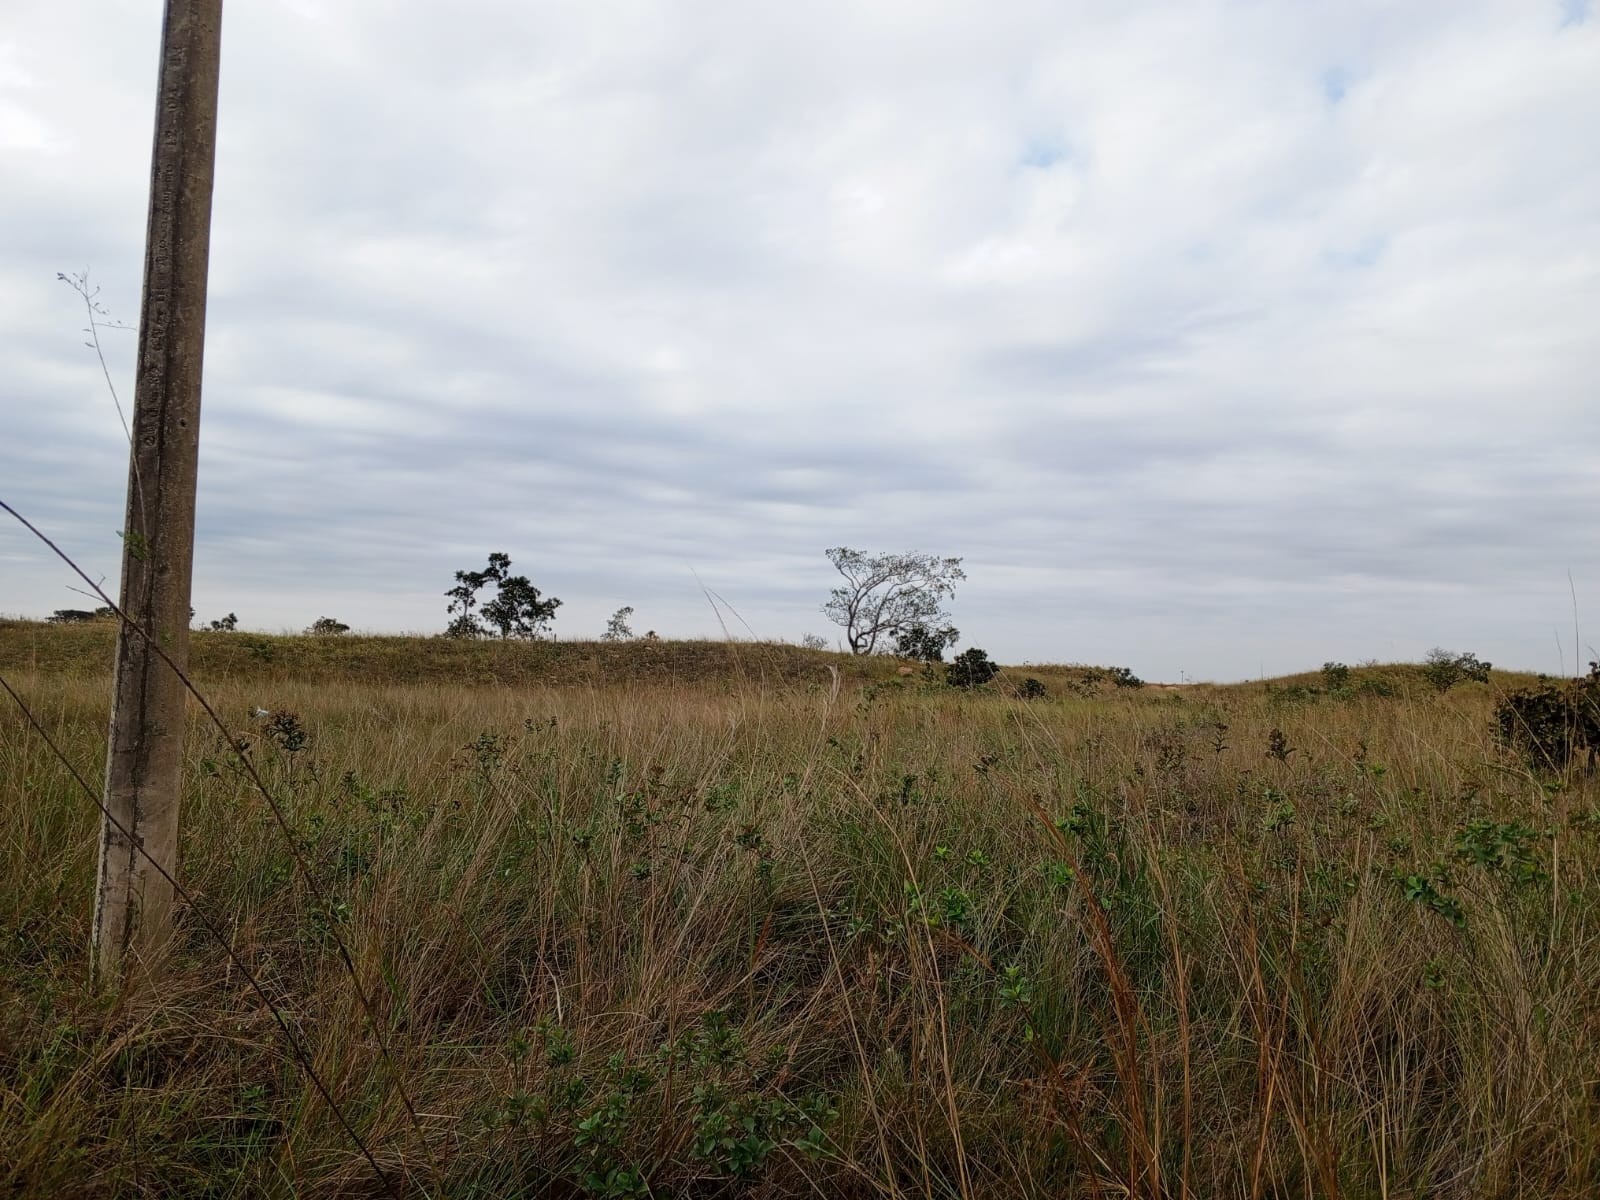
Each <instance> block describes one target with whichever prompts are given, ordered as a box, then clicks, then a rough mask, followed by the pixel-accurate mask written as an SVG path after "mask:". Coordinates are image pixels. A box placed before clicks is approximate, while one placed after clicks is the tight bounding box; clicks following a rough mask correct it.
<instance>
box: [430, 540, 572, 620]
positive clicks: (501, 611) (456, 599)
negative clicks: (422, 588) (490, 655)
mask: <svg viewBox="0 0 1600 1200" xmlns="http://www.w3.org/2000/svg"><path fill="white" fill-rule="evenodd" d="M491 583H492V584H494V585H495V597H494V599H493V600H487V601H485V602H484V603H483V606H482V607H481V608H478V593H479V591H481V590H482V589H483V588H484V587H485V586H486V585H488V584H491ZM445 596H446V597H448V598H449V600H450V606H449V608H448V609H447V610H446V611H448V612H449V613H450V615H451V621H450V626H449V628H448V629H446V630H445V633H446V635H447V636H449V637H458V638H479V637H491V636H499V637H502V638H534V637H538V636H539V634H540V633H541V632H542V631H543V629H544V628H545V626H547V625H548V624H549V623H550V622H551V621H553V620H554V619H555V615H556V609H558V608H560V607H561V601H559V600H557V599H556V598H555V597H554V596H551V597H549V598H548V599H541V598H540V595H539V589H538V588H536V587H534V586H533V584H532V583H531V582H530V581H529V579H528V577H527V576H526V575H513V574H511V559H510V557H509V556H507V555H505V554H501V553H499V552H498V551H497V552H496V553H494V554H491V555H489V565H488V566H487V567H485V568H484V569H483V570H482V571H457V572H456V586H455V587H453V588H451V589H450V590H449V591H448V592H446V593H445ZM474 608H478V612H476V613H474V612H473V611H472V610H473V609H474Z"/></svg>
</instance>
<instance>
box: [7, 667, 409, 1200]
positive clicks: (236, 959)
mask: <svg viewBox="0 0 1600 1200" xmlns="http://www.w3.org/2000/svg"><path fill="white" fill-rule="evenodd" d="M0 688H3V689H4V690H5V693H6V695H8V696H10V697H11V699H12V701H13V702H14V703H15V704H16V706H17V707H18V708H19V709H20V710H21V711H22V716H23V719H25V720H26V721H27V722H28V724H29V725H30V726H31V727H32V728H33V731H34V732H35V733H36V734H38V735H39V737H40V738H41V739H42V740H43V741H44V744H45V745H46V746H48V747H49V748H50V752H51V753H52V754H54V755H55V756H56V761H58V762H59V763H60V764H61V765H62V766H63V767H65V768H66V769H67V772H68V773H69V774H70V775H71V776H72V778H73V779H74V780H75V781H76V782H77V784H78V786H79V787H80V788H82V789H83V793H84V795H86V796H88V797H89V799H90V800H92V801H94V805H95V807H96V808H98V809H99V810H100V815H101V816H103V817H104V818H105V819H106V820H107V821H109V822H110V823H111V825H112V827H113V828H115V829H116V831H117V832H118V833H120V834H121V835H122V836H123V837H125V838H127V839H128V842H129V844H130V845H131V846H132V847H133V848H134V849H135V850H137V851H138V852H139V854H140V855H142V856H143V857H144V859H145V861H146V862H148V863H149V864H150V865H151V866H152V867H154V868H155V870H156V873H157V874H158V875H160V876H161V878H162V879H164V880H166V882H167V883H168V884H169V885H170V886H171V888H172V890H173V891H174V892H176V893H177V894H178V896H179V897H180V898H181V899H182V900H183V902H184V903H185V904H187V905H188V906H189V911H190V912H191V913H193V914H194V916H195V919H196V920H198V921H199V922H200V924H201V926H202V927H203V928H204V929H205V931H206V932H207V933H209V934H210V935H211V936H212V937H213V938H215V939H216V940H217V944H218V945H220V946H221V947H222V949H223V952H224V953H226V954H227V956H228V959H229V961H231V962H232V963H233V965H234V966H236V967H238V968H239V973H240V974H241V975H243V976H244V977H245V981H246V982H247V983H249V985H250V989H251V990H252V991H253V992H255V994H256V995H257V996H259V997H261V1002H262V1003H263V1004H265V1005H266V1006H267V1011H269V1012H270V1013H271V1014H272V1019H273V1020H274V1021H276V1022H277V1023H278V1028H279V1029H281V1030H283V1036H284V1039H285V1040H286V1041H287V1042H288V1043H289V1049H290V1050H291V1051H292V1052H293V1053H294V1057H295V1061H296V1062H298V1063H299V1064H300V1068H301V1070H303V1071H304V1072H305V1073H306V1078H308V1079H309V1080H311V1085H312V1086H313V1087H314V1088H316V1089H317V1094H318V1095H319V1096H321V1097H322V1099H323V1102H324V1103H325V1104H327V1106H328V1108H329V1109H330V1110H331V1111H332V1112H333V1115H334V1117H335V1118H336V1119H337V1120H338V1122H339V1125H340V1127H341V1128H342V1129H343V1130H344V1131H345V1133H346V1134H348V1135H349V1137H350V1140H351V1141H352V1142H354V1143H355V1145H356V1149H358V1150H360V1151H361V1156H362V1157H363V1158H365V1159H366V1160H367V1165H368V1166H370V1167H371V1168H372V1171H373V1174H375V1175H376V1176H377V1177H378V1181H379V1182H380V1183H381V1184H383V1188H384V1190H385V1191H386V1192H388V1193H389V1194H390V1195H391V1196H394V1197H395V1198H396V1200H399V1196H400V1193H399V1192H398V1191H397V1190H396V1189H395V1186H394V1183H393V1181H392V1180H391V1179H390V1178H389V1176H388V1175H387V1174H385V1172H384V1170H383V1168H382V1167H380V1166H379V1165H378V1160H377V1159H376V1158H374V1157H373V1155H372V1151H371V1150H369V1149H368V1148H367V1144H366V1142H364V1141H362V1140H361V1135H360V1134H359V1133H357V1132H356V1131H355V1127H354V1126H352V1125H351V1124H350V1122H349V1120H347V1119H346V1117H345V1115H344V1112H343V1111H342V1110H341V1109H340V1108H339V1105H338V1104H337V1103H335V1101H334V1099H333V1095H332V1093H330V1092H329V1091H328V1086H327V1085H326V1084H325V1083H323V1082H322V1077H321V1076H319V1075H318V1074H317V1071H316V1068H315V1067H313V1066H312V1065H311V1056H310V1054H309V1052H307V1050H306V1048H305V1047H304V1046H303V1045H302V1044H301V1043H300V1039H299V1038H298V1037H296V1036H295V1033H294V1030H293V1029H291V1028H290V1027H289V1022H288V1021H286V1020H284V1017H283V1013H282V1012H281V1011H280V1010H279V1008H278V1006H277V1005H276V1004H274V1003H273V1002H272V997H271V996H269V995H267V992H266V989H265V988H264V987H262V985H261V981H260V980H258V979H257V978H256V977H255V973H254V972H253V971H251V970H250V967H249V966H248V964H246V963H245V961H244V959H243V958H241V957H240V956H239V953H238V951H236V950H235V949H234V948H233V945H232V944H231V943H230V942H229V941H228V939H227V937H226V936H225V935H224V934H223V932H222V930H221V929H219V928H218V927H217V926H216V924H215V923H214V922H213V921H212V920H211V918H210V917H208V916H206V914H205V913H204V912H203V911H202V910H201V908H200V907H199V905H197V904H196V903H195V899H194V896H193V895H192V894H191V893H190V892H189V890H188V889H187V888H185V887H184V886H183V885H182V884H181V883H179V882H178V881H177V879H176V878H175V877H174V876H173V874H172V872H170V871H168V870H167V869H166V867H164V866H162V865H161V864H160V863H159V862H158V861H156V858H155V856H154V855H152V854H151V853H150V852H149V851H148V850H146V849H145V848H144V845H143V843H142V842H141V841H140V840H139V839H138V838H135V837H134V836H133V833H132V831H131V830H129V829H128V827H127V826H126V825H124V824H123V823H122V822H121V821H119V820H117V818H116V817H115V816H113V815H112V812H111V810H110V809H109V808H107V807H106V805H105V802H104V801H103V800H101V798H100V796H99V794H98V793H96V792H95V790H94V789H93V788H92V787H90V786H89V782H88V780H86V779H84V777H83V775H82V774H81V773H80V772H79V771H78V768H77V767H75V766H73V765H72V761H71V759H69V758H68V757H67V756H66V754H65V752H63V751H62V749H61V747H60V746H58V745H57V744H56V741H55V739H54V738H52V737H51V736H50V733H49V731H48V730H47V729H45V727H44V726H43V725H42V724H40V722H39V719H38V718H37V717H36V716H34V714H33V710H32V709H30V708H29V707H28V703H27V701H25V700H24V699H23V698H22V697H21V696H20V695H18V694H17V691H16V689H15V688H13V687H12V686H11V684H10V682H9V681H8V680H7V679H6V677H5V676H4V675H0Z"/></svg>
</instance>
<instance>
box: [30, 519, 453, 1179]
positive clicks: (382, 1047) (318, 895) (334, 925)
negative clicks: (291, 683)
mask: <svg viewBox="0 0 1600 1200" xmlns="http://www.w3.org/2000/svg"><path fill="white" fill-rule="evenodd" d="M0 509H4V510H5V511H6V512H7V513H9V514H10V515H11V516H12V517H14V518H15V519H16V520H17V521H19V522H20V523H21V524H22V526H23V527H24V528H25V529H27V530H28V532H29V533H31V534H33V536H34V537H36V538H38V539H39V540H40V541H41V542H43V543H44V544H45V545H46V546H48V547H49V548H50V549H51V551H52V552H53V553H54V554H55V556H56V557H57V558H59V559H60V560H61V561H62V562H64V563H65V564H66V565H67V567H68V568H69V569H70V570H71V571H72V572H73V574H75V575H76V576H77V577H78V578H79V579H81V580H83V582H84V583H86V584H88V585H89V587H90V589H91V590H93V592H94V593H95V595H97V596H99V597H100V599H101V600H103V601H105V603H106V605H107V607H109V608H110V609H111V610H112V612H114V613H115V614H116V615H117V617H118V619H119V620H121V621H122V622H123V623H124V624H125V625H127V626H128V627H129V628H130V629H132V630H134V631H135V632H136V633H137V634H138V635H139V636H140V637H142V638H143V639H144V641H145V644H146V645H147V646H148V647H149V648H150V649H151V650H154V651H155V652H156V654H157V656H159V657H160V659H161V661H162V662H164V663H166V664H167V666H169V667H171V668H172V672H173V674H174V675H176V676H177V677H178V680H179V682H180V683H182V684H183V686H184V688H185V689H186V690H187V691H188V693H189V694H190V695H191V696H193V697H194V698H195V701H196V702H197V703H198V704H199V705H200V707H201V709H202V710H204V712H205V714H206V716H208V717H209V718H210V719H211V723H212V724H213V725H215V726H216V727H217V730H218V731H219V732H220V733H221V734H222V735H223V736H224V737H225V738H226V739H227V740H228V744H229V746H234V739H233V734H232V732H231V731H230V730H229V729H228V727H227V725H225V724H224V723H223V720H222V718H221V717H219V716H218V715H217V711H216V709H214V708H213V707H212V706H211V702H210V701H209V700H207V699H206V698H205V697H204V696H203V695H201V694H200V690H199V689H198V688H197V687H195V685H194V683H193V681H192V680H190V678H189V676H188V673H187V672H185V671H184V670H183V668H182V667H180V666H178V664H177V663H175V662H173V661H172V657H171V656H170V655H169V654H168V653H167V652H166V650H165V649H163V648H162V646H161V644H160V643H159V642H157V641H156V640H155V639H154V638H152V637H151V636H150V634H149V633H148V632H147V631H146V630H145V629H144V627H143V626H141V625H140V624H139V623H138V622H137V621H135V620H134V619H133V618H132V617H130V616H128V614H127V613H125V612H123V610H122V609H121V608H120V607H119V606H118V605H117V604H116V603H115V602H114V601H113V600H112V599H111V597H110V596H108V595H106V593H105V591H104V590H103V589H102V588H101V587H100V585H99V584H97V583H95V581H94V580H92V579H90V578H89V576H88V575H87V574H85V573H84V571H83V568H82V567H80V566H78V564H77V563H75V562H74V561H73V560H72V558H71V557H70V556H69V555H68V554H67V553H66V551H64V550H62V549H61V547H60V546H58V545H56V544H55V542H53V541H51V540H50V538H49V537H48V536H47V535H46V534H45V533H44V531H43V530H41V529H39V527H38V526H36V525H34V524H33V522H32V521H30V520H28V519H27V518H26V517H24V516H23V515H22V514H21V513H19V512H18V511H17V510H16V509H14V508H12V507H11V505H10V504H8V503H7V502H6V501H4V500H0ZM234 757H235V758H236V759H237V760H238V762H239V764H240V766H241V767H242V768H243V769H244V772H245V774H246V775H247V776H248V777H249V778H250V781H251V783H253V784H254V785H255V787H256V790H257V791H259V792H260V793H261V797H262V799H264V800H265V801H266V802H267V807H268V809H269V810H271V812H272V816H273V819H274V820H275V821H276V822H277V824H278V828H279V830H280V831H281V832H282V834H283V839H284V843H285V845H286V846H287V848H288V850H289V854H290V857H291V858H293V860H294V863H295V866H296V867H297V868H298V870H299V872H300V875H301V877H302V878H303V879H304V880H305V883H306V888H307V890H308V891H310V893H311V895H312V898H313V899H315V900H316V902H317V903H318V904H319V905H320V906H321V907H322V911H323V914H324V915H325V916H326V917H327V918H328V933H329V934H330V935H331V936H332V938H333V944H334V945H335V946H336V947H337V948H338V951H339V958H340V961H341V962H343V964H344V967H345V971H346V972H347V973H348V974H349V976H350V984H351V986H352V987H353V988H354V989H355V994H356V1001H357V1003H358V1004H359V1005H360V1006H361V1011H362V1012H363V1013H364V1014H365V1015H366V1018H367V1020H368V1022H369V1023H370V1025H371V1027H372V1033H373V1037H374V1039H375V1040H376V1041H377V1043H378V1053H379V1055H380V1057H382V1059H383V1063H384V1066H385V1067H387V1068H388V1070H389V1077H390V1079H391V1080H393V1082H394V1086H395V1090H396V1091H397V1092H398V1093H399V1095H400V1102H401V1103H402V1104H403V1105H404V1106H405V1110H406V1113H407V1114H408V1115H409V1116H410V1118H411V1124H412V1127H413V1128H414V1129H415V1130H416V1132H417V1136H418V1138H419V1140H420V1141H421V1143H422V1149H423V1152H424V1153H425V1154H426V1155H427V1156H428V1159H429V1161H430V1163H432V1164H433V1166H434V1168H435V1170H436V1171H437V1168H438V1162H437V1160H436V1159H435V1157H434V1154H433V1148H432V1146H431V1145H429V1143H428V1139H427V1135H426V1134H425V1133H424V1131H423V1128H422V1119H421V1117H419V1116H418V1115H417V1110H416V1106H415V1105H413V1104H412V1102H411V1096H410V1094H409V1093H408V1092H407V1091H406V1086H405V1080H404V1079H403V1078H402V1077H401V1074H400V1069H399V1067H398V1066H396V1064H395V1061H394V1056H393V1055H392V1054H391V1053H390V1052H389V1045H388V1041H387V1039H386V1038H385V1037H384V1035H383V1033H382V1031H381V1026H380V1023H379V1021H378V1018H377V1014H376V1013H375V1012H374V1010H373V1006H372V1001H371V999H370V998H369V997H368V995H367V990H366V988H364V987H362V986H361V978H360V976H359V975H358V974H357V972H356V965H355V961H354V960H353V959H352V958H351V957H350V948H349V946H347V945H346V944H345V940H344V938H343V937H342V936H341V935H340V933H339V927H338V921H337V919H336V918H335V914H334V911H333V906H332V904H331V903H329V901H328V898H327V895H326V894H325V893H324V892H323V890H322V888H321V886H320V885H319V884H318V883H317V880H316V877H315V876H314V875H313V874H312V873H311V868H310V866H309V865H308V864H307V863H306V860H305V857H304V856H303V855H302V854H301V853H300V847H299V844H298V842H297V841H296V839H295V836H294V831H293V830H292V829H290V827H289V820H288V818H287V817H285V816H284V814H283V809H282V808H281V807H279V805H278V801H277V800H276V798H274V796H273V795H272V791H271V789H270V788H268V787H267V785H266V783H265V782H264V781H263V780H262V778H261V776H260V774H259V773H258V772H257V771H256V768H255V764H254V763H252V762H251V761H250V759H249V758H247V757H246V756H245V755H243V754H240V753H238V750H237V747H235V749H234Z"/></svg>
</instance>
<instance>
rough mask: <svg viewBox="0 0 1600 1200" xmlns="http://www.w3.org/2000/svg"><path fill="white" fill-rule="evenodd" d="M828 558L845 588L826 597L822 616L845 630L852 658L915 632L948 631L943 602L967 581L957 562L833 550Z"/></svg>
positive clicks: (933, 557) (925, 556)
mask: <svg viewBox="0 0 1600 1200" xmlns="http://www.w3.org/2000/svg"><path fill="white" fill-rule="evenodd" d="M827 555H828V561H829V562H831V563H832V564H833V566H834V569H835V570H837V571H838V572H839V574H840V575H842V576H844V584H843V585H842V586H840V587H836V588H834V589H833V591H832V592H830V593H829V594H828V602H827V603H826V604H824V605H823V606H822V611H823V614H824V615H825V616H826V617H827V618H828V619H829V620H830V621H832V622H833V623H834V624H835V625H839V626H842V627H843V628H844V633H845V640H846V642H848V643H849V646H850V652H851V653H852V654H871V653H873V652H874V651H876V650H877V649H878V647H879V645H880V644H888V643H892V641H893V639H895V638H898V637H899V636H900V635H901V634H903V633H905V632H907V631H908V630H910V629H913V628H915V627H916V626H922V627H923V628H924V629H938V628H939V627H940V626H945V625H948V624H949V621H950V615H949V614H948V613H946V612H945V611H944V607H943V606H944V602H945V601H946V600H948V599H949V598H950V597H952V596H954V595H955V592H956V584H957V583H958V582H959V581H960V580H963V579H965V578H966V577H967V575H966V572H965V571H963V570H962V569H961V560H960V559H959V558H940V557H938V556H937V555H934V554H865V553H863V552H862V551H860V550H852V549H850V548H849V547H848V546H835V547H834V548H833V549H831V550H829V551H827Z"/></svg>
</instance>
